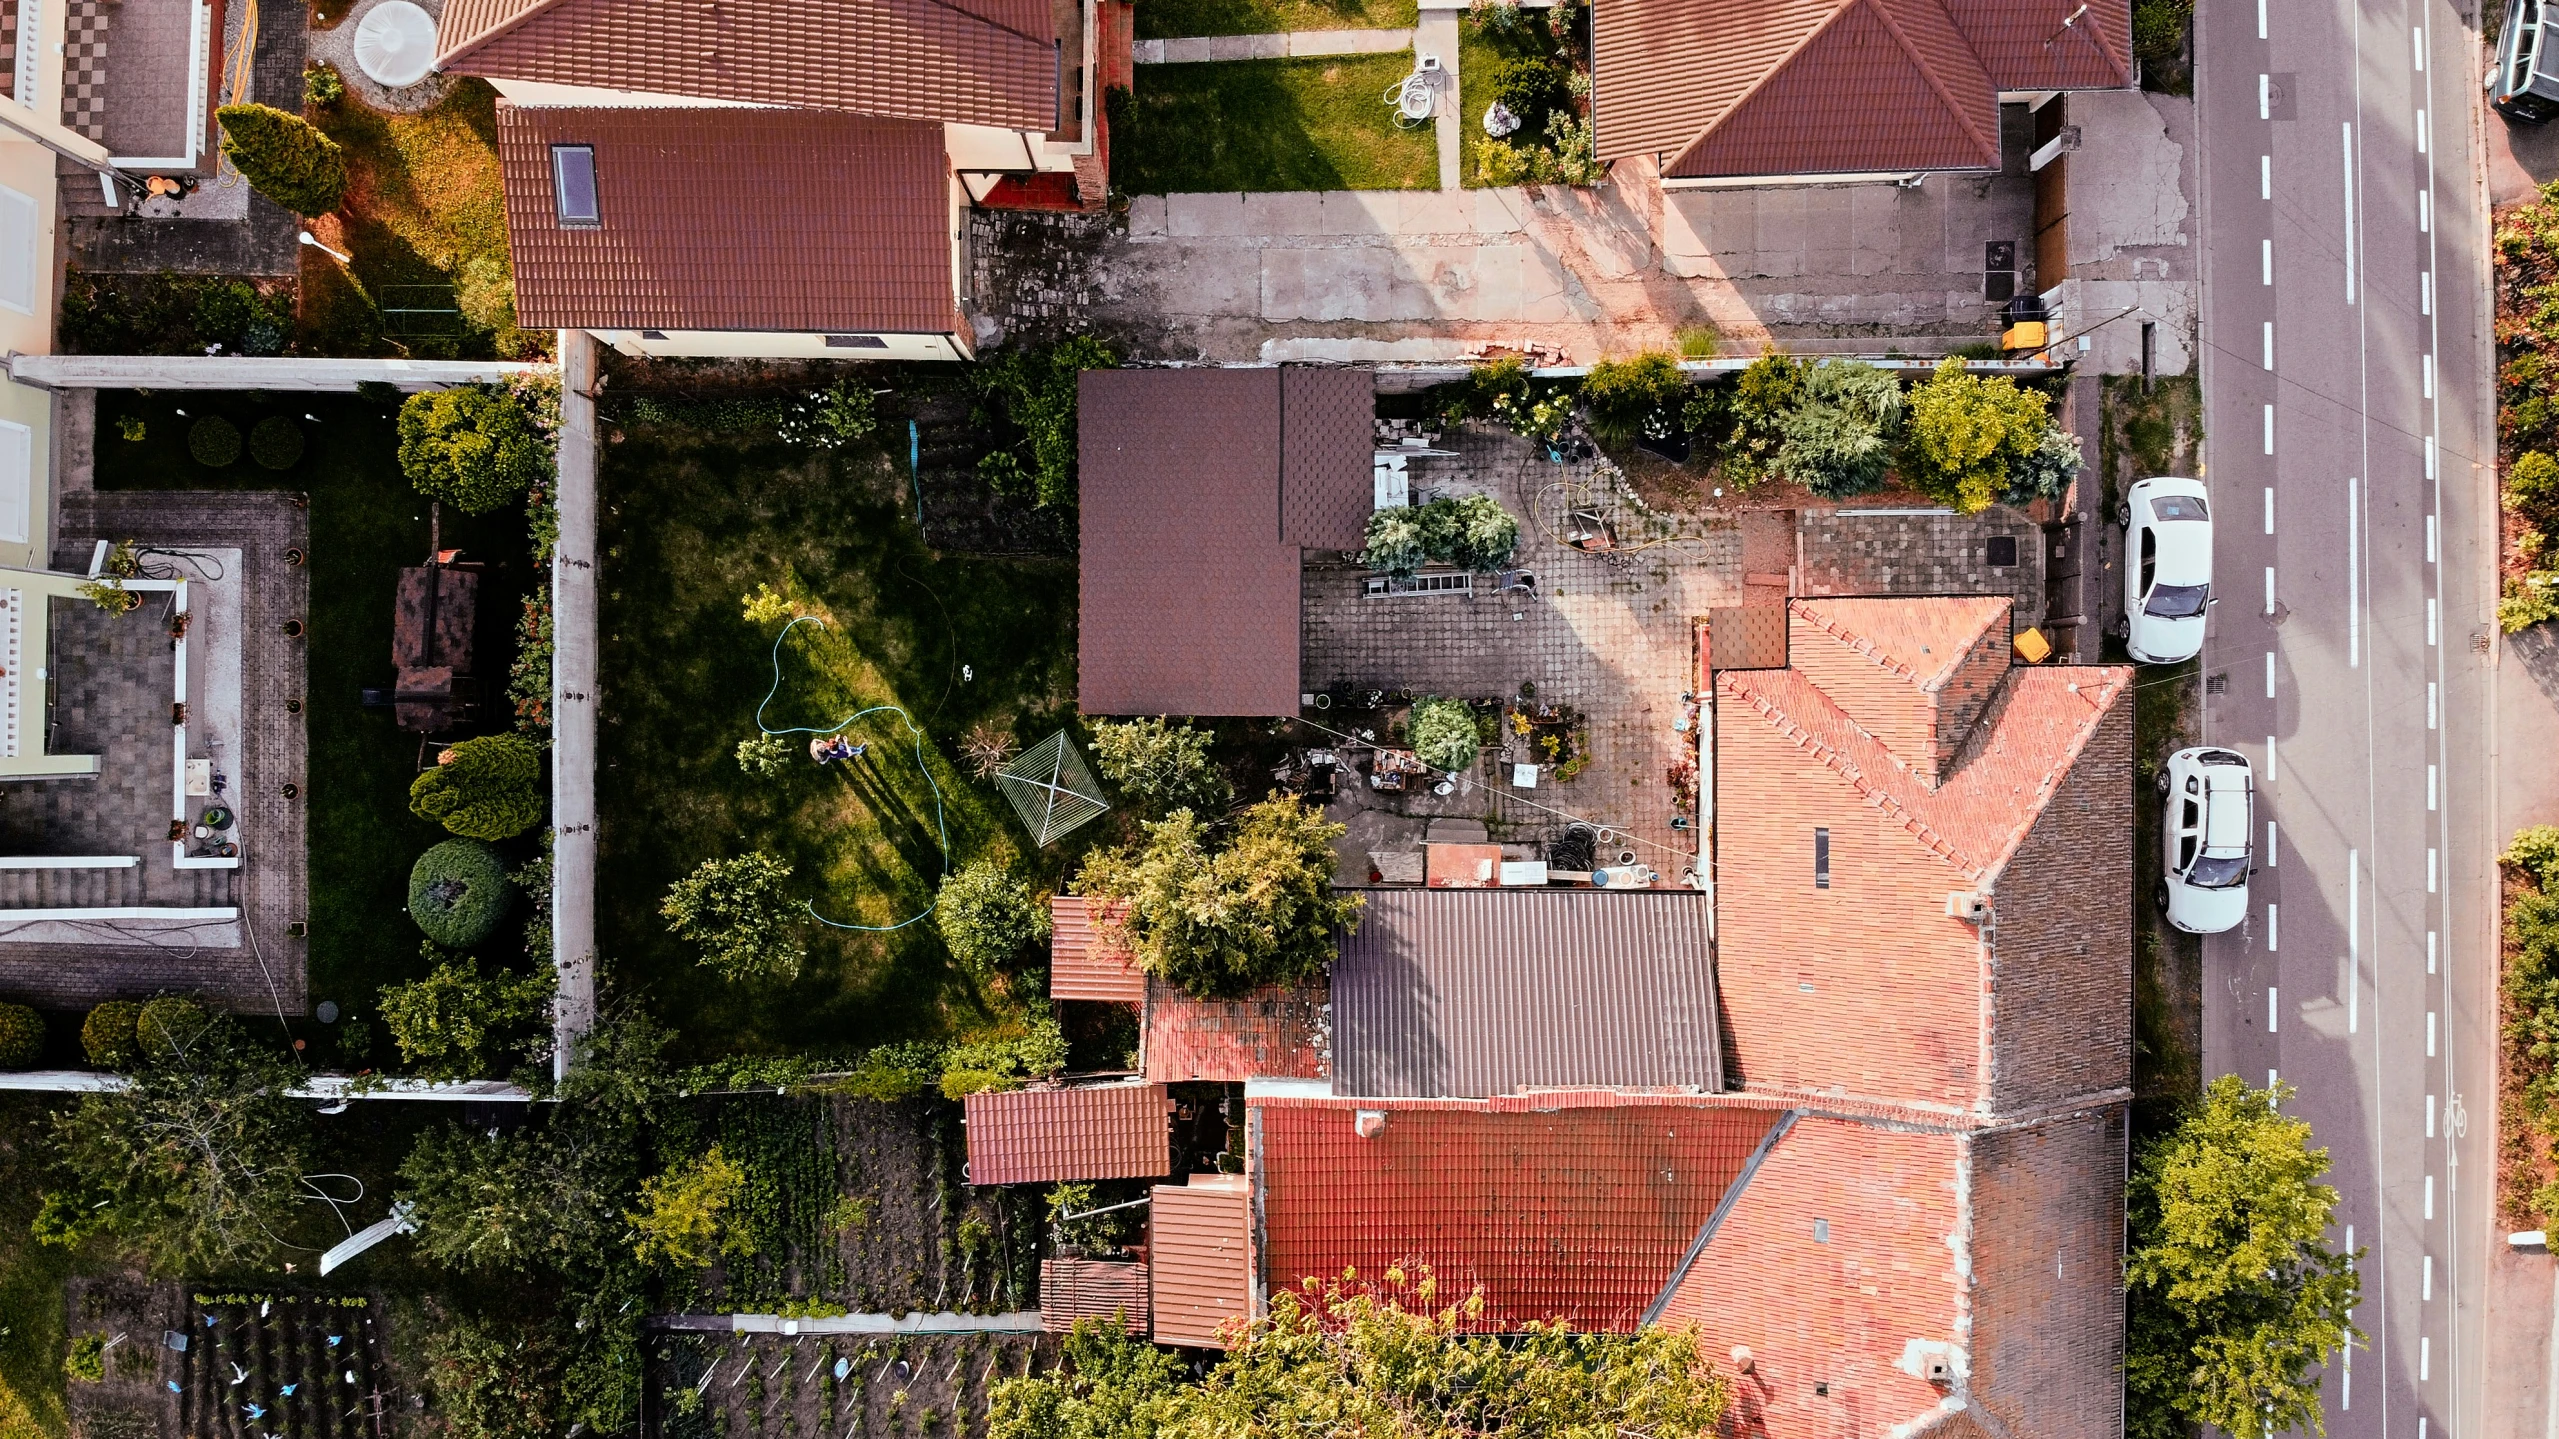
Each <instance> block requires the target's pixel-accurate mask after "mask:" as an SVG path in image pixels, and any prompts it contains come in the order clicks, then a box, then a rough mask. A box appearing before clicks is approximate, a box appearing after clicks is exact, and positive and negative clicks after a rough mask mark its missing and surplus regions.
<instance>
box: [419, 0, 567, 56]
mask: <svg viewBox="0 0 2559 1439" xmlns="http://www.w3.org/2000/svg"><path fill="white" fill-rule="evenodd" d="M571 3H573V0H531V3H530V4H526V5H522V6H519V7H518V8H517V9H516V12H515V13H514V14H512V15H508V16H505V17H504V18H502V19H500V20H499V21H498V22H497V23H496V24H494V25H488V26H483V27H482V28H481V30H480V32H479V33H478V34H476V35H473V36H471V37H470V38H468V39H466V40H463V41H462V42H461V43H459V44H457V45H455V46H454V47H453V48H452V49H450V50H447V51H445V52H444V53H443V54H441V55H438V56H436V57H435V68H437V69H438V70H445V69H449V68H451V67H452V65H453V62H454V61H456V60H460V59H463V58H465V57H466V56H468V55H470V54H471V53H472V52H474V51H477V50H480V49H484V48H486V47H487V45H488V44H489V42H490V41H492V40H495V39H497V38H498V37H499V36H501V35H505V34H509V33H511V32H513V31H515V30H517V29H519V28H521V27H522V26H523V24H524V22H526V21H528V20H530V19H532V18H533V17H534V16H536V15H542V14H547V13H549V12H550V11H552V10H556V9H559V8H560V7H562V6H564V5H568V4H571Z"/></svg>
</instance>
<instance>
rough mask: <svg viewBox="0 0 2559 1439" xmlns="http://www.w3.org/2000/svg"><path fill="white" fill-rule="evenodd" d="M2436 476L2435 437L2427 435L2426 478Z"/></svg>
mask: <svg viewBox="0 0 2559 1439" xmlns="http://www.w3.org/2000/svg"><path fill="white" fill-rule="evenodd" d="M2434 477H2435V437H2434V436H2432V435H2428V436H2426V478H2427V479H2430V480H2431V479H2433V478H2434Z"/></svg>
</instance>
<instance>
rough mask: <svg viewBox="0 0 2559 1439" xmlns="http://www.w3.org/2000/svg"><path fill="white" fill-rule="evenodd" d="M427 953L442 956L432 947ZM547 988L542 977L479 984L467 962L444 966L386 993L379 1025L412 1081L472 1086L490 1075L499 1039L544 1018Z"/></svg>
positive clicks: (504, 977)
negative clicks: (460, 1081) (396, 1047)
mask: <svg viewBox="0 0 2559 1439" xmlns="http://www.w3.org/2000/svg"><path fill="white" fill-rule="evenodd" d="M426 952H427V956H428V957H429V958H437V957H439V956H441V955H443V951H441V950H439V949H437V948H436V947H435V946H434V945H433V944H429V945H428V946H427V947H426ZM552 987H553V981H552V978H551V977H550V976H549V975H547V974H515V973H511V972H509V971H507V970H499V971H497V972H496V973H493V974H489V975H486V976H483V975H482V974H481V973H480V962H479V961H478V960H476V959H473V958H471V957H470V956H469V955H462V956H458V957H453V958H446V959H445V960H444V962H443V963H440V964H438V965H437V966H436V967H435V969H434V970H433V972H431V973H429V974H428V975H427V977H426V978H424V979H416V980H411V981H409V982H408V983H406V984H394V985H388V986H385V987H384V988H383V991H382V1022H383V1024H384V1025H386V1026H387V1027H388V1028H389V1029H390V1031H391V1040H392V1042H393V1043H395V1044H397V1045H399V1046H400V1058H401V1059H402V1060H404V1061H405V1062H406V1063H407V1064H408V1065H409V1068H410V1070H411V1071H412V1072H413V1073H415V1074H416V1075H417V1076H418V1077H419V1078H421V1079H477V1078H480V1077H481V1076H483V1075H485V1074H487V1073H488V1072H489V1068H490V1065H491V1061H492V1060H493V1059H494V1058H495V1057H496V1055H495V1050H496V1048H497V1044H498V1040H499V1036H501V1035H502V1034H504V1033H505V1032H506V1031H508V1030H510V1029H519V1028H522V1027H523V1026H526V1025H530V1024H533V1023H536V1022H537V1021H539V1020H540V1019H541V1018H542V1017H543V1014H544V1012H545V1010H546V1009H547V1008H548V1007H549V1005H550V1002H551V993H552Z"/></svg>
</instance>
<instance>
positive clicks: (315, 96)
mask: <svg viewBox="0 0 2559 1439" xmlns="http://www.w3.org/2000/svg"><path fill="white" fill-rule="evenodd" d="M346 97H347V81H346V77H345V76H344V75H341V74H339V73H338V67H337V66H335V65H332V64H330V63H329V62H328V61H326V60H314V61H312V62H311V63H310V64H308V65H305V66H303V67H302V103H303V104H305V105H307V106H310V107H311V108H313V109H317V110H325V109H327V108H329V107H330V106H331V105H335V104H336V103H338V102H339V101H340V100H343V99H345V98H346Z"/></svg>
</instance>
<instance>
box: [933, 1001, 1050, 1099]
mask: <svg viewBox="0 0 2559 1439" xmlns="http://www.w3.org/2000/svg"><path fill="white" fill-rule="evenodd" d="M1065 1069H1066V1031H1065V1030H1063V1029H1061V1028H1059V1027H1058V1023H1057V1020H1056V1019H1055V1018H1053V1017H1052V1016H1050V1015H1049V1014H1047V1013H1046V1012H1035V1013H1034V1014H1033V1015H1032V1016H1031V1018H1030V1020H1029V1022H1028V1023H1015V1024H1012V1025H1008V1026H1006V1027H1005V1028H1002V1029H999V1030H994V1031H990V1032H987V1033H983V1034H977V1035H972V1036H970V1037H968V1038H966V1039H963V1040H961V1041H960V1042H959V1043H957V1044H954V1045H952V1046H951V1047H950V1048H948V1049H946V1050H944V1051H942V1097H943V1098H944V1099H966V1098H967V1097H968V1096H970V1095H972V1094H981V1093H984V1092H985V1091H987V1090H990V1089H1019V1088H1021V1087H1022V1085H1023V1084H1024V1083H1025V1082H1026V1081H1029V1080H1033V1079H1051V1078H1054V1077H1056V1076H1057V1075H1059V1074H1061V1073H1063V1072H1064V1071H1065Z"/></svg>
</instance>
